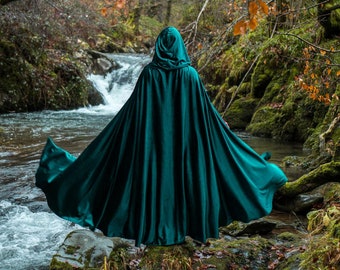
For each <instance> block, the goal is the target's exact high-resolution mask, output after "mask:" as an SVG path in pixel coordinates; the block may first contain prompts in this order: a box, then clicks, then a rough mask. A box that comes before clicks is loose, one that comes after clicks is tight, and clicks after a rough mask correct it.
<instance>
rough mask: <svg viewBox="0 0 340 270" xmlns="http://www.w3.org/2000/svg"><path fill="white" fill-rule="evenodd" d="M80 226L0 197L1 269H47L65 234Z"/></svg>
mask: <svg viewBox="0 0 340 270" xmlns="http://www.w3.org/2000/svg"><path fill="white" fill-rule="evenodd" d="M13 228H15V229H13ZM77 228H79V227H78V226H73V225H72V224H71V223H70V222H68V221H65V220H63V219H61V218H59V217H57V216H56V215H55V214H52V213H47V212H36V213H34V212H32V211H31V210H30V209H29V208H28V207H26V206H20V205H15V204H12V203H10V202H8V201H0V262H1V264H0V269H1V270H5V269H6V270H9V269H15V270H27V269H30V270H34V269H40V270H41V269H48V266H49V263H50V261H51V258H52V256H53V255H54V253H55V252H56V250H57V248H58V247H59V246H60V244H61V243H62V242H63V240H64V239H65V237H66V235H67V234H68V233H69V232H70V231H72V230H75V229H77Z"/></svg>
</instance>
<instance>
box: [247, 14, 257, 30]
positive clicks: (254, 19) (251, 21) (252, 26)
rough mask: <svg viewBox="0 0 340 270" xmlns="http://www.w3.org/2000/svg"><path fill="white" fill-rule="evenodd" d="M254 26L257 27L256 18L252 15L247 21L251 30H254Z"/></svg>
mask: <svg viewBox="0 0 340 270" xmlns="http://www.w3.org/2000/svg"><path fill="white" fill-rule="evenodd" d="M256 27H257V20H256V18H254V17H253V18H251V19H250V21H249V28H250V29H251V30H254V29H255V28H256Z"/></svg>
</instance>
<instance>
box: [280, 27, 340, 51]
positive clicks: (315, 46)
mask: <svg viewBox="0 0 340 270" xmlns="http://www.w3.org/2000/svg"><path fill="white" fill-rule="evenodd" d="M276 34H277V35H286V36H292V37H296V38H297V39H299V40H301V41H303V42H304V43H306V44H308V45H310V46H312V47H314V48H316V49H319V50H321V51H325V52H329V53H339V52H340V50H329V49H325V48H322V47H319V46H318V45H315V44H314V43H312V42H309V41H308V40H305V39H303V38H302V37H299V36H298V35H295V34H291V33H278V32H277V33H276Z"/></svg>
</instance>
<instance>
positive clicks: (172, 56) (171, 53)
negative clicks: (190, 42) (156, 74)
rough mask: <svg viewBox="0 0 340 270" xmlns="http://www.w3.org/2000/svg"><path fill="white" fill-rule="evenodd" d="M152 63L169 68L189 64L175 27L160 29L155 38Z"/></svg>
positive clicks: (186, 53)
mask: <svg viewBox="0 0 340 270" xmlns="http://www.w3.org/2000/svg"><path fill="white" fill-rule="evenodd" d="M151 64H152V65H154V66H157V67H160V68H163V69H167V70H171V69H178V68H182V67H186V66H188V65H190V58H189V56H188V52H187V49H186V47H185V44H184V41H183V39H182V36H181V34H180V33H179V31H178V30H177V29H176V28H175V27H167V28H165V29H163V30H162V32H161V33H160V34H159V36H158V37H157V40H156V44H155V54H154V57H153V59H152V63H151Z"/></svg>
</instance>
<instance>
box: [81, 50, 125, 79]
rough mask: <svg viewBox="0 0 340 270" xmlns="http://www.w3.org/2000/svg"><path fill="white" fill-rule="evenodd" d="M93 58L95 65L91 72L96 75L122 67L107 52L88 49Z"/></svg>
mask: <svg viewBox="0 0 340 270" xmlns="http://www.w3.org/2000/svg"><path fill="white" fill-rule="evenodd" d="M87 52H88V53H89V54H90V55H91V56H92V59H93V65H92V70H91V73H93V74H96V75H105V74H107V73H110V72H111V71H112V70H114V69H118V68H120V65H119V64H118V63H117V62H115V61H114V60H112V59H111V58H109V57H107V55H106V54H105V53H101V52H97V51H94V50H88V51H87Z"/></svg>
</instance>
